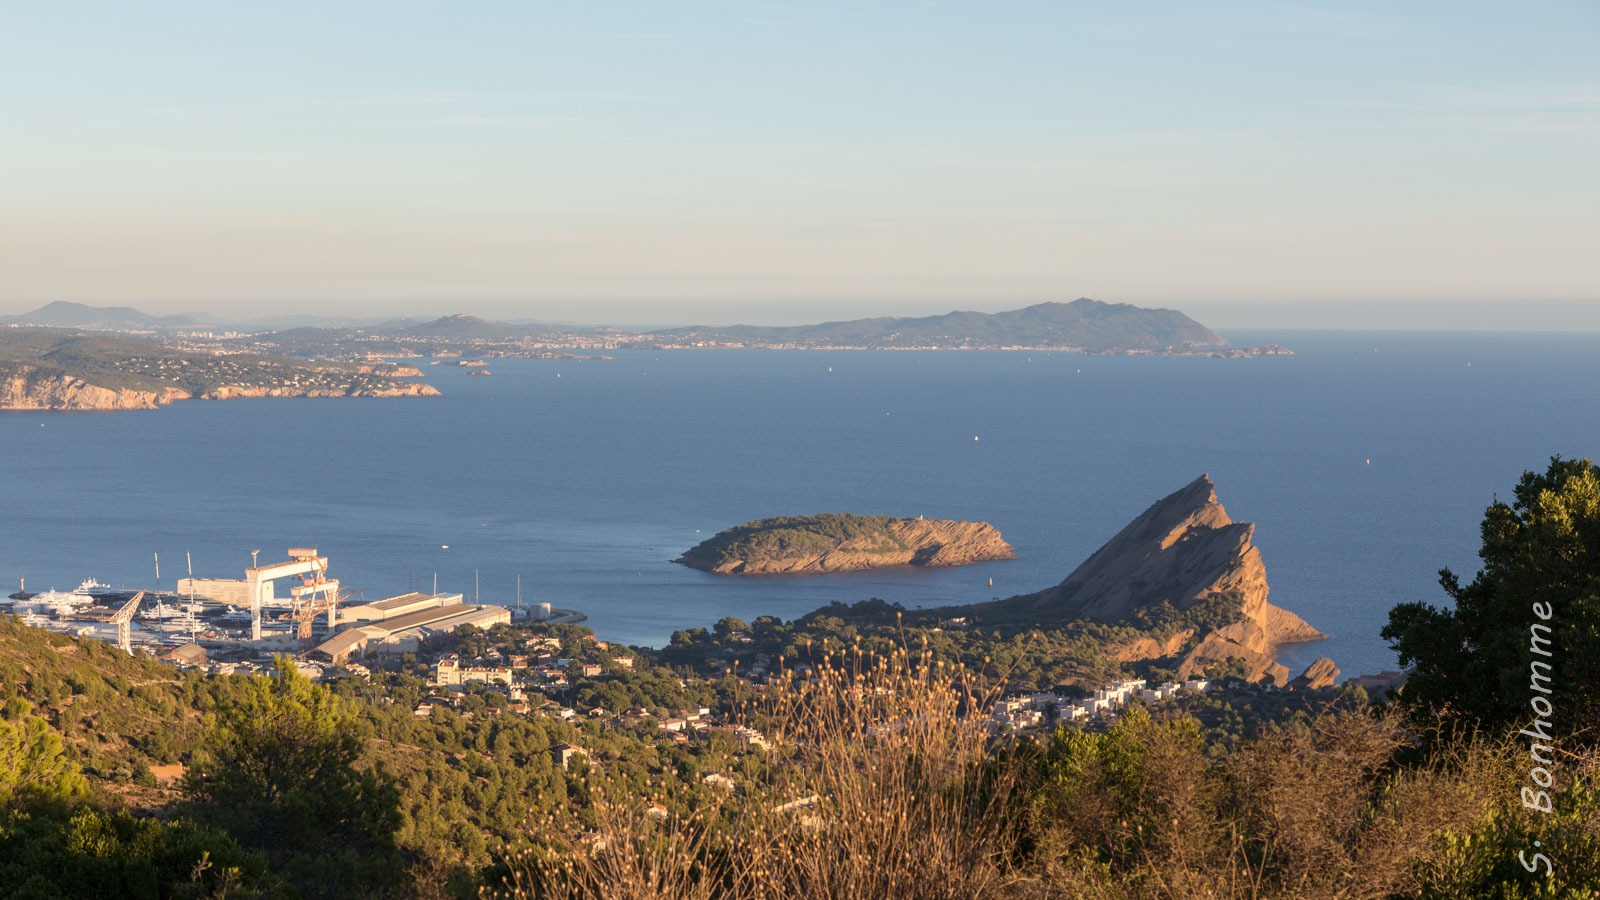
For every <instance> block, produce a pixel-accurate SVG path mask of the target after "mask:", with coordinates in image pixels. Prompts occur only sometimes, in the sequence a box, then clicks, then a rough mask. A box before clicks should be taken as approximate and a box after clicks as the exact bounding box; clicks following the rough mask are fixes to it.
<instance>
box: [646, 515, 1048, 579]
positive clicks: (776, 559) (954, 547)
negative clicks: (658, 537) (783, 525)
mask: <svg viewBox="0 0 1600 900" xmlns="http://www.w3.org/2000/svg"><path fill="white" fill-rule="evenodd" d="M752 524H759V523H752ZM748 527H749V526H742V528H748ZM729 533H731V532H724V533H723V534H722V535H718V536H716V537H713V538H711V539H710V540H708V541H705V542H703V543H701V544H700V545H698V546H696V547H695V548H694V549H692V550H690V551H689V552H687V553H685V554H684V555H683V556H682V557H680V558H679V559H677V560H674V561H675V562H679V563H682V564H683V565H686V566H689V567H691V568H695V569H702V570H704V571H707V572H716V573H718V574H723V575H730V574H734V575H783V574H798V573H808V572H848V571H855V570H859V569H875V568H881V567H884V566H905V565H912V566H963V565H967V564H969V563H976V562H987V561H989V560H996V559H1016V553H1015V552H1014V550H1013V548H1012V546H1011V545H1010V544H1008V543H1006V542H1005V541H1004V540H1002V539H1001V537H1000V532H999V530H998V529H996V528H995V527H994V526H993V525H990V524H989V523H987V522H957V521H952V520H945V519H891V520H887V521H886V522H885V523H884V524H883V525H882V526H881V527H879V528H875V529H873V530H871V531H867V532H864V533H861V534H856V535H853V536H850V537H847V538H842V539H836V540H833V541H824V542H821V543H823V544H825V546H809V545H808V546H799V547H791V548H788V549H786V550H783V551H780V552H777V553H773V554H762V555H761V556H760V557H756V556H754V555H750V556H744V555H739V554H737V553H734V554H732V555H730V554H729V553H728V552H727V549H726V548H725V547H724V546H723V545H724V543H725V542H724V535H726V534H729Z"/></svg>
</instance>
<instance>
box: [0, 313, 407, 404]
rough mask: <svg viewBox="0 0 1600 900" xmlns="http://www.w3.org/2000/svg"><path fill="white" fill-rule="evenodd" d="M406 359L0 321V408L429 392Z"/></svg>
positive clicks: (395, 394) (377, 395)
mask: <svg viewBox="0 0 1600 900" xmlns="http://www.w3.org/2000/svg"><path fill="white" fill-rule="evenodd" d="M417 375H420V372H418V371H417V370H416V369H414V368H412V367H409V366H401V365H395V364H393V363H387V362H372V363H359V362H342V361H341V362H335V361H323V360H304V359H291V358H289V357H282V356H266V355H260V354H254V353H220V352H207V351H201V350H185V349H178V348H173V347H170V346H166V345H163V344H161V343H157V342H155V341H152V340H141V339H138V338H130V337H116V336H111V335H106V334H95V333H83V332H78V331H74V330H70V329H53V328H0V409H150V408H154V407H156V406H161V405H165V404H167V403H171V402H173V401H174V400H183V399H190V398H202V399H227V398H233V397H395V396H432V395H436V394H437V393H438V391H437V390H435V389H434V388H433V387H432V386H430V385H427V384H424V383H422V382H419V381H415V380H411V379H412V378H414V377H415V376H417Z"/></svg>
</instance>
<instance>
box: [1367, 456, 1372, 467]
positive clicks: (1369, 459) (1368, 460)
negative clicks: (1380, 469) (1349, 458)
mask: <svg viewBox="0 0 1600 900" xmlns="http://www.w3.org/2000/svg"><path fill="white" fill-rule="evenodd" d="M1367 465H1369V466H1370V465H1372V457H1370V456H1369V457H1367Z"/></svg>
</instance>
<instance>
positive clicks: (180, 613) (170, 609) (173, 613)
mask: <svg viewBox="0 0 1600 900" xmlns="http://www.w3.org/2000/svg"><path fill="white" fill-rule="evenodd" d="M204 609H205V607H204V606H201V605H200V604H198V603H174V604H172V605H170V606H169V605H167V604H165V603H162V604H158V605H157V606H156V607H155V608H153V609H149V610H146V611H144V612H142V613H140V618H144V619H156V620H160V621H165V620H169V619H181V618H185V617H188V618H191V619H192V618H194V616H195V614H196V613H199V612H200V611H202V610H204Z"/></svg>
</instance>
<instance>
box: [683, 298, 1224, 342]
mask: <svg viewBox="0 0 1600 900" xmlns="http://www.w3.org/2000/svg"><path fill="white" fill-rule="evenodd" d="M656 336H657V337H658V338H662V339H677V340H683V341H694V340H700V341H716V342H734V341H736V342H743V343H747V344H769V345H770V344H796V345H803V346H848V347H1029V348H1035V347H1050V348H1072V349H1078V350H1092V351H1105V350H1152V351H1154V350H1169V349H1170V350H1198V349H1206V348H1214V347H1224V346H1226V345H1227V343H1228V342H1227V341H1226V340H1225V339H1224V338H1223V337H1222V336H1221V335H1219V334H1217V333H1216V332H1214V331H1212V330H1211V329H1209V328H1207V327H1205V326H1204V325H1201V324H1200V323H1199V322H1196V321H1195V320H1193V319H1191V318H1189V317H1188V316H1186V315H1184V314H1183V313H1181V312H1178V311H1177V310H1172V309H1146V308H1143V307H1138V306H1132V305H1129V304H1126V303H1102V302H1100V301H1099V300H1089V299H1079V300H1074V301H1072V302H1071V303H1039V304H1035V305H1034V306H1029V307H1027V308H1025V309H1015V310H1009V311H1006V312H998V313H980V312H959V311H958V312H951V313H946V314H944V315H942V316H923V317H919V318H905V317H898V316H896V317H885V318H877V319H855V320H851V321H847V322H824V323H822V324H819V325H795V326H784V327H763V326H753V325H735V326H732V327H729V328H708V327H694V328H675V329H668V330H664V331H659V332H656Z"/></svg>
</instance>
